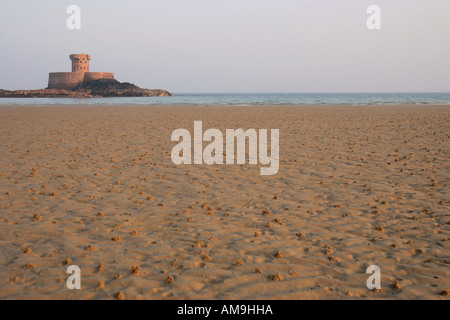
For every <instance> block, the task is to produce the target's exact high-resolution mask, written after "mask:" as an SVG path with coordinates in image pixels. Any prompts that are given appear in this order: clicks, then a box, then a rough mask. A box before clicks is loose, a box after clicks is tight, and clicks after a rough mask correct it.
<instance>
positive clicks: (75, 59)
mask: <svg viewBox="0 0 450 320" xmlns="http://www.w3.org/2000/svg"><path fill="white" fill-rule="evenodd" d="M70 60H72V72H83V73H84V72H89V60H91V56H90V55H89V54H71V55H70Z"/></svg>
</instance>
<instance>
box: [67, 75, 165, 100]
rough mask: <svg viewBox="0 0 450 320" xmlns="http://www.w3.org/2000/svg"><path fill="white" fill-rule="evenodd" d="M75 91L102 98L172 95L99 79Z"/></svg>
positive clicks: (113, 80)
mask: <svg viewBox="0 0 450 320" xmlns="http://www.w3.org/2000/svg"><path fill="white" fill-rule="evenodd" d="M73 90H74V91H82V92H88V93H90V94H91V95H93V96H100V97H169V96H172V94H171V93H170V92H168V91H165V90H160V89H157V90H150V89H142V88H139V87H138V86H136V85H134V84H131V83H128V82H119V81H117V80H115V79H99V80H94V81H89V82H85V83H83V84H81V85H79V86H77V87H75V88H74V89H73Z"/></svg>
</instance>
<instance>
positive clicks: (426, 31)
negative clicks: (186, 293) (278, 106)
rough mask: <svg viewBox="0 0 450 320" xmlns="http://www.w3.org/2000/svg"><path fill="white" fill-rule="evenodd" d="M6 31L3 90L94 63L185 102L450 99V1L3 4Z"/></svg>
mask: <svg viewBox="0 0 450 320" xmlns="http://www.w3.org/2000/svg"><path fill="white" fill-rule="evenodd" d="M72 4H75V5H78V6H80V8H81V30H68V29H67V27H66V20H67V18H68V16H69V15H68V14H66V9H67V7H68V6H69V5H72ZM372 4H375V5H378V6H380V7H381V10H382V12H381V13H382V15H381V21H382V25H381V27H382V29H381V30H369V29H368V28H367V27H366V20H367V18H368V17H369V14H367V13H366V10H367V7H368V6H369V5H372ZM0 28H1V32H0V43H1V50H0V88H3V89H37V88H44V87H46V86H47V82H48V72H55V71H70V70H71V62H70V60H69V57H68V56H69V54H71V53H89V54H91V55H92V60H91V71H104V72H114V73H115V74H116V79H118V80H119V81H122V82H132V83H135V84H136V85H139V86H141V87H144V88H161V89H167V90H169V91H172V92H178V93H180V92H392V91H394V92H396V91H402V92H405V91H407V92H414V91H421V92H428V91H450V1H449V0H370V1H367V0H158V1H156V0H127V1H124V0H120V1H119V0H71V1H66V0H45V1H44V0H38V1H37V0H14V1H5V0H3V1H1V3H0Z"/></svg>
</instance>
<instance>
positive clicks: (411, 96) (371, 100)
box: [0, 92, 450, 106]
mask: <svg viewBox="0 0 450 320" xmlns="http://www.w3.org/2000/svg"><path fill="white" fill-rule="evenodd" d="M86 104H87V105H200V106H203V105H223V106H226V105H231V106H257V105H320V104H326V105H329V104H330V105H343V104H350V105H367V104H369V105H377V104H383V105H398V104H400V105H401V104H417V105H426V104H438V105H450V93H449V92H447V93H267V94H264V93H255V94H253V93H179V94H175V95H174V96H173V97H161V98H159V97H145V98H90V99H73V98H0V105H86Z"/></svg>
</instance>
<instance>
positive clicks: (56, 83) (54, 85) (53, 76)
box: [47, 54, 114, 90]
mask: <svg viewBox="0 0 450 320" xmlns="http://www.w3.org/2000/svg"><path fill="white" fill-rule="evenodd" d="M69 57H70V60H72V72H51V73H50V74H49V77H48V87H47V88H48V89H66V90H72V89H73V88H75V87H77V86H79V85H81V84H83V83H86V82H89V81H93V80H99V79H114V73H110V72H91V71H90V70H89V60H91V56H90V55H89V54H71V55H70V56H69Z"/></svg>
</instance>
